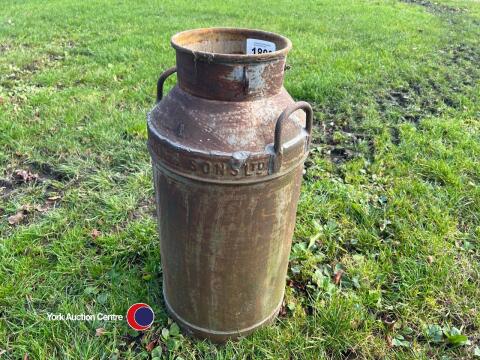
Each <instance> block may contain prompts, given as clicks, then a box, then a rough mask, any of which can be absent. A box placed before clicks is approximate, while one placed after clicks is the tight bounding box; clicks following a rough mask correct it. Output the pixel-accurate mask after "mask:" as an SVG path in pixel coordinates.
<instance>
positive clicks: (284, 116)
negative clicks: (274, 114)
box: [273, 101, 313, 155]
mask: <svg viewBox="0 0 480 360" xmlns="http://www.w3.org/2000/svg"><path fill="white" fill-rule="evenodd" d="M300 109H301V110H303V111H305V114H306V115H307V118H306V121H305V131H306V132H307V134H308V138H307V148H308V146H309V145H310V133H311V132H312V122H313V110H312V107H311V106H310V104H309V103H307V102H305V101H298V102H296V103H295V104H291V105H289V106H287V108H286V109H285V110H283V112H282V113H281V114H280V116H279V117H278V120H277V123H276V125H275V142H274V143H273V150H274V151H275V155H282V154H283V142H282V132H283V124H284V122H285V121H287V120H288V118H289V117H290V115H292V114H293V113H294V112H295V111H297V110H300Z"/></svg>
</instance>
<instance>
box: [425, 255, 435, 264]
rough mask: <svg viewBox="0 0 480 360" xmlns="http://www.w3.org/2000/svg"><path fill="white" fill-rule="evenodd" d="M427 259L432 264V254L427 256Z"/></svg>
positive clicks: (433, 259)
mask: <svg viewBox="0 0 480 360" xmlns="http://www.w3.org/2000/svg"><path fill="white" fill-rule="evenodd" d="M427 261H428V263H429V264H432V263H433V262H434V261H435V258H434V257H433V256H432V255H429V256H427Z"/></svg>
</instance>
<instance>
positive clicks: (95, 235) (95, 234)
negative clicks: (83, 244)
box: [90, 229, 102, 239]
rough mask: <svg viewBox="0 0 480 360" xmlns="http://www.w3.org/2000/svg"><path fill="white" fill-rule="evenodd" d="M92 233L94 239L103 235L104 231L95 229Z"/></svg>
mask: <svg viewBox="0 0 480 360" xmlns="http://www.w3.org/2000/svg"><path fill="white" fill-rule="evenodd" d="M90 235H92V237H93V238H94V239H96V238H97V237H99V236H100V235H102V233H101V232H100V230H97V229H93V230H92V232H91V233H90Z"/></svg>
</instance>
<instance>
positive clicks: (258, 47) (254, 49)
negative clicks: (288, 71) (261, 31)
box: [247, 39, 275, 55]
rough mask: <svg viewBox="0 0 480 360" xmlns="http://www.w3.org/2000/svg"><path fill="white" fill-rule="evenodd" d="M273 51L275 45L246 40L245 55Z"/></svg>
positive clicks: (268, 42)
mask: <svg viewBox="0 0 480 360" xmlns="http://www.w3.org/2000/svg"><path fill="white" fill-rule="evenodd" d="M274 51H275V43H273V42H270V41H265V40H258V39H247V55H257V54H264V53H271V52H274Z"/></svg>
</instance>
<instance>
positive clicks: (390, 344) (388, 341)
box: [386, 335, 393, 348]
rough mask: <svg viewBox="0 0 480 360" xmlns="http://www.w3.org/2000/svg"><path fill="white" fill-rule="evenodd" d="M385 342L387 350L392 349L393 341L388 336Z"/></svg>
mask: <svg viewBox="0 0 480 360" xmlns="http://www.w3.org/2000/svg"><path fill="white" fill-rule="evenodd" d="M386 340H387V346H388V347H389V348H391V347H393V339H392V337H391V336H390V335H387V337H386Z"/></svg>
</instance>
